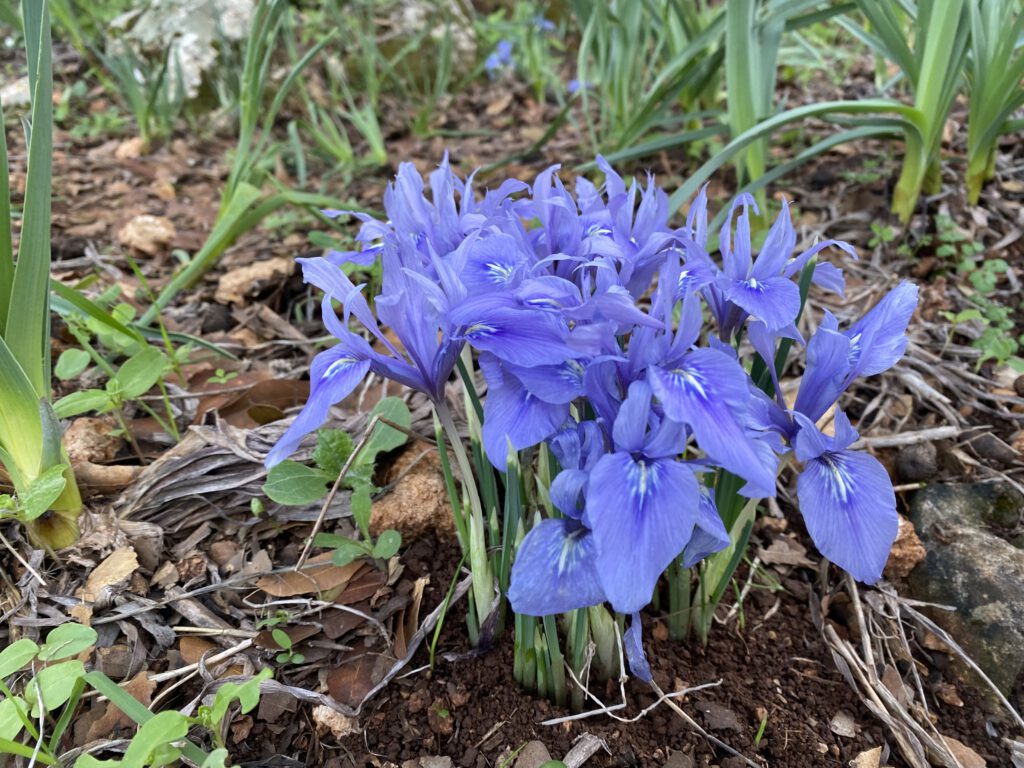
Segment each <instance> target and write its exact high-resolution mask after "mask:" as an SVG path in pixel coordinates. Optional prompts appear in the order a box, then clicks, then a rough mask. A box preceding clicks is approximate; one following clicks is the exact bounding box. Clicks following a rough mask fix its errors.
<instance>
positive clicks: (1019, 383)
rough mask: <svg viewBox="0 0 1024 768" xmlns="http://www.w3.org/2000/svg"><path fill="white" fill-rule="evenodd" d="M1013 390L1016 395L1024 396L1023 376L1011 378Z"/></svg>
mask: <svg viewBox="0 0 1024 768" xmlns="http://www.w3.org/2000/svg"><path fill="white" fill-rule="evenodd" d="M1013 391H1014V392H1016V393H1017V397H1024V376H1018V377H1017V378H1016V379H1014V380H1013Z"/></svg>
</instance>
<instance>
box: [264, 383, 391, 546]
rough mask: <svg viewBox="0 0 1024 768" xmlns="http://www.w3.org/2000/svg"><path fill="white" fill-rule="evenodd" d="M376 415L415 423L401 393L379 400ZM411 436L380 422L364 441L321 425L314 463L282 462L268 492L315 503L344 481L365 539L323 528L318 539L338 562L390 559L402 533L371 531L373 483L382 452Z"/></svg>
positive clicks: (291, 501) (282, 499)
mask: <svg viewBox="0 0 1024 768" xmlns="http://www.w3.org/2000/svg"><path fill="white" fill-rule="evenodd" d="M375 416H379V417H380V418H381V419H384V420H386V421H388V422H390V423H392V424H396V425H398V426H400V427H403V428H405V429H408V428H409V425H410V423H411V418H410V415H409V409H408V407H406V405H405V403H404V402H402V401H401V400H400V399H398V398H397V397H387V398H384V399H383V400H381V401H380V402H379V403H377V405H376V406H375V407H374V408H373V410H372V411H370V418H371V420H372V419H373V417H375ZM406 439H407V437H406V435H405V433H403V432H401V431H399V430H397V429H394V428H393V427H389V426H387V425H386V424H384V423H380V422H378V423H377V424H376V426H375V427H374V428H373V430H372V432H370V433H369V434H368V435H367V436H365V437H364V438H363V440H361V441H360V443H359V445H355V444H353V442H352V438H351V437H349V435H348V434H347V433H346V432H344V431H342V430H340V429H321V430H320V431H319V432H317V444H316V449H315V450H314V451H313V466H309V465H306V464H302V463H300V462H297V461H292V460H290V459H289V460H287V461H282V462H281V463H280V464H277V465H275V466H274V467H273V469H271V470H270V472H269V473H268V474H267V481H266V483H264V484H263V492H264V493H265V494H267V497H268V498H270V500H271V501H275V502H277V503H278V504H285V505H288V506H295V505H301V504H312V503H313V502H316V501H319V500H320V499H323V498H324V497H325V496H327V493H328V486H329V485H331V484H332V483H335V482H339V481H340V482H342V483H343V484H344V486H345V487H346V488H348V489H349V490H351V492H352V494H351V496H350V500H349V503H350V506H351V509H352V517H353V519H354V520H355V522H356V526H357V528H358V530H359V534H360V536H361V537H362V538H361V539H358V540H357V539H351V538H348V537H346V536H339V535H337V534H332V533H320V534H317V536H316V539H315V540H314V543H315V544H316V545H317V546H321V547H327V548H330V549H333V550H334V555H333V557H332V561H333V562H334V563H335V564H336V565H347V564H348V563H351V562H352V561H353V560H355V559H356V558H358V557H364V556H368V557H373V558H376V559H379V560H386V559H387V558H389V557H392V556H394V555H395V554H396V553H397V552H398V548H399V547H400V546H401V544H402V537H401V535H400V534H399V533H398V531H394V530H387V531H383V532H382V533H381V534H380V535H379V536H378V537H377V539H376V541H375V540H374V539H373V537H372V536H371V535H370V513H371V509H372V504H373V501H372V496H373V494H374V493H376V492H377V490H378V489H377V488H376V486H374V484H373V474H374V465H375V463H376V461H377V456H378V455H379V454H381V453H384V452H386V451H392V450H394V449H396V448H399V447H401V446H402V445H404V444H405V442H406Z"/></svg>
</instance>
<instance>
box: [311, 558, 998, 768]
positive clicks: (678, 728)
mask: <svg viewBox="0 0 1024 768" xmlns="http://www.w3.org/2000/svg"><path fill="white" fill-rule="evenodd" d="M454 555H455V553H454V551H452V550H451V549H450V548H449V547H446V546H440V547H439V546H438V545H437V544H436V543H435V542H433V541H432V540H421V541H419V542H416V543H415V544H414V545H412V546H411V547H410V548H409V550H408V551H407V553H406V555H405V561H406V564H407V566H408V567H409V569H410V570H412V571H413V572H417V571H418V570H419V569H420V568H422V569H424V572H431V573H432V574H433V575H434V581H433V583H434V585H435V588H434V590H432V591H433V593H434V594H437V595H438V597H440V591H441V590H442V589H444V587H445V585H446V584H447V581H446V579H448V578H449V577H450V573H451V568H452V562H453V560H452V558H454ZM439 562H447V563H448V565H447V567H446V568H443V569H438V567H437V564H438V563H439ZM811 576H812V574H811V573H810V572H809V571H802V572H800V573H794V574H793V575H792V578H789V579H787V580H786V587H787V591H785V592H780V593H777V594H778V597H779V598H780V600H781V606H779V607H776V608H773V606H774V604H775V597H776V595H774V594H768V593H765V592H758V591H756V590H755V591H754V592H753V593H752V594H753V596H754V597H753V599H752V600H751V601H749V602H748V603H747V604H746V605H745V606H744V611H743V615H744V621H745V626H744V627H741V626H739V625H738V623H737V621H735V620H733V621H731V622H730V623H729V624H728V625H726V626H716V627H715V628H714V629H713V630H712V635H711V639H710V642H709V644H708V646H707V647H706V648H701V647H700V645H699V644H698V643H697V642H695V641H690V642H685V643H683V642H676V641H672V640H669V639H668V638H667V637H666V636H665V633H663V632H661V631H659V628H658V627H657V625H658V624H660V622H658V621H657V619H656V618H651V617H646V618H645V622H644V640H645V648H646V651H647V655H648V658H649V660H650V661H651V665H652V669H653V670H654V676H655V682H656V683H658V685H659V686H660V687H661V689H662V690H664V691H666V692H668V691H674V690H681V689H683V688H691V687H694V686H698V685H701V684H705V683H714V682H716V681H721V682H720V684H719V685H717V686H715V687H712V688H708V689H706V690H703V691H700V692H697V693H693V694H690V695H688V696H686V697H684V698H682V699H680V700H678V703H679V705H680V706H681V707H682V708H683V709H684V710H685V711H686V712H687V713H688V714H689V715H690V716H691V717H693V718H694V719H695V720H696V721H697V722H698V723H699V724H701V725H702V726H703V727H704V728H706V729H707V730H708V731H709V732H711V733H712V734H714V735H715V736H717V737H718V738H719V739H721V740H722V741H724V742H726V743H727V744H729V745H730V746H732V747H734V748H735V749H737V750H739V751H740V752H742V753H743V754H744V755H747V756H748V757H750V758H751V759H754V760H755V761H757V762H760V763H762V764H765V765H771V766H778V767H780V768H805V767H806V768H821V767H823V766H837V767H838V766H846V765H847V764H848V762H849V761H850V760H851V759H853V758H854V757H856V756H857V755H858V754H860V753H861V752H863V751H864V750H867V749H870V748H872V747H875V746H882V747H883V752H888V751H889V748H890V747H891V748H893V754H892V756H891V757H890V758H889V759H888V761H887V764H888V765H891V766H894V768H900V767H901V766H903V765H904V763H903V762H902V761H901V760H900V758H899V756H898V755H897V754H896V753H895V745H893V744H892V743H891V742H890V741H887V737H886V733H885V730H884V729H883V728H882V726H881V725H880V724H879V723H878V722H877V721H876V720H875V719H874V718H873V717H872V715H871V714H870V713H869V712H868V711H867V710H866V709H865V708H864V706H863V705H862V704H861V702H860V700H859V698H858V697H857V696H856V695H855V694H854V693H853V691H852V690H851V689H850V688H849V686H848V685H847V684H846V682H845V681H844V680H843V679H842V677H841V676H840V675H839V674H838V673H837V672H836V669H835V664H834V662H833V661H832V658H831V656H830V654H829V653H828V651H827V650H826V649H825V646H824V644H823V642H822V640H821V634H820V632H819V630H818V629H817V628H816V627H815V626H814V623H813V621H812V619H811V617H812V610H811V606H810V601H812V600H815V599H816V598H815V596H814V595H813V591H812V587H811V585H810V584H809V583H808V582H807V581H806V579H807V578H809V577H811ZM797 595H803V598H802V599H801V598H800V597H798V596H797ZM428 600H429V597H428ZM769 612H771V615H770V616H769V617H767V618H766V615H767V614H768V613H769ZM463 616H464V614H463V613H462V612H461V611H455V612H454V613H453V615H452V616H451V617H450V618H449V620H448V622H447V623H446V626H445V628H444V631H443V633H442V640H441V643H440V645H439V649H438V653H439V654H442V653H447V654H448V655H449V656H454V657H456V658H457V660H445V659H444V658H439V659H438V661H437V664H436V667H435V669H434V672H433V673H432V674H431V673H430V672H428V671H426V670H423V671H420V672H418V673H416V674H413V675H411V676H409V677H408V678H404V679H401V680H398V681H396V682H395V683H393V684H392V685H391V686H390V687H389V688H388V689H387V690H386V691H384V692H383V693H382V694H381V696H380V697H379V698H378V699H376V700H374V701H373V702H372V706H370V707H369V708H368V709H367V710H366V711H365V712H364V713H363V716H362V717H361V718H360V724H361V726H362V728H361V732H360V733H357V734H354V735H352V736H350V737H348V738H346V739H344V740H343V741H342V742H341V743H340V744H332V743H330V742H327V741H325V742H323V743H321V744H318V745H316V749H315V751H313V752H310V753H307V754H308V757H307V760H314V761H315V762H314V763H311V764H316V763H318V762H319V761H320V760H323V761H324V764H326V765H341V766H348V765H360V766H361V765H380V764H381V763H382V762H390V763H401V762H403V761H405V760H410V759H413V758H418V757H423V756H432V755H448V756H450V757H451V758H452V760H453V762H454V763H455V764H456V765H460V766H463V768H474V767H475V768H485V766H496V765H501V764H502V761H503V760H507V758H508V756H509V754H510V753H514V752H515V751H516V750H518V749H519V748H520V747H522V746H523V745H524V744H525V743H526V742H528V741H532V740H539V741H541V742H543V743H544V744H545V745H546V746H547V748H548V751H549V752H550V754H551V755H552V757H554V758H556V759H560V758H561V757H562V756H564V755H565V754H566V753H567V752H568V751H569V749H570V748H571V747H572V745H573V742H574V741H575V740H576V739H577V738H578V737H579V736H580V735H581V734H584V733H590V734H593V735H595V736H598V737H600V738H601V739H603V740H604V742H605V744H606V745H607V747H608V752H607V753H604V752H599V753H598V754H597V755H595V756H594V757H593V758H591V761H590V762H588V765H593V766H595V768H597V767H599V766H662V765H667V764H671V765H675V766H680V765H688V763H685V762H682V763H680V762H674V761H675V760H679V759H680V758H678V757H676V758H673V757H672V756H673V755H674V754H675V753H682V754H684V755H688V756H690V757H692V758H693V759H694V760H695V763H694V764H695V765H721V766H722V767H723V768H730V767H731V766H739V765H741V763H740V762H738V759H737V758H736V757H732V756H730V755H729V754H728V753H726V752H725V751H722V750H715V749H714V748H713V747H712V746H711V745H710V744H709V743H708V742H707V740H705V739H704V738H703V737H702V736H700V735H698V734H697V733H695V732H694V731H693V730H692V729H691V728H690V727H688V726H687V725H686V724H685V723H684V722H683V720H682V719H681V718H680V717H679V715H677V714H676V713H674V712H673V711H671V710H670V709H669V708H668V707H667V706H666V705H665V704H664V703H662V704H661V705H659V706H657V707H656V708H654V709H653V710H652V711H651V712H649V713H648V714H647V715H645V716H642V717H640V718H639V719H637V720H636V721H635V722H631V723H629V724H624V723H620V722H616V721H614V720H612V719H611V718H610V717H608V716H603V715H598V716H594V717H591V718H588V719H584V720H577V721H573V722H566V723H562V724H559V725H551V726H545V725H542V724H541V721H544V720H548V719H554V718H559V717H564V716H566V715H568V714H570V713H569V712H568V711H567V710H561V709H558V708H556V707H554V706H553V705H552V704H550V703H549V702H547V701H544V700H538V699H536V698H533V697H530V696H529V695H527V694H525V693H524V692H523V691H522V690H521V689H520V688H519V687H518V686H517V685H516V683H515V681H514V680H513V679H512V672H511V671H512V648H511V639H510V638H509V637H508V636H506V637H504V638H502V640H501V641H499V643H498V646H497V647H496V648H495V649H494V650H493V651H491V652H490V653H485V654H482V655H473V654H471V653H469V652H468V650H467V649H466V648H465V644H464V643H465V641H464V639H463V637H464V626H463V623H462V620H463ZM840 618H841V617H840ZM826 620H828V621H832V622H833V624H834V625H835V626H836V627H837V628H838V630H839V631H840V632H845V631H846V630H845V626H844V625H843V623H842V622H841V621H840V620H836V619H833V618H827V619H826ZM662 629H663V628H662ZM659 637H660V638H661V639H659ZM935 655H936V656H941V654H935ZM939 661H940V663H941V662H942V659H940V660H939ZM427 663H428V658H427V654H426V652H425V651H423V652H421V653H420V654H419V655H418V656H417V658H416V659H415V660H414V661H413V664H412V665H411V668H412V669H419V668H422V667H423V666H425V665H426V664H427ZM904 671H906V670H904ZM930 674H931V675H932V680H931V682H941V681H946V680H947V678H948V680H951V681H952V682H951V684H954V685H956V686H957V689H958V691H959V693H960V695H961V697H962V698H963V700H964V701H965V705H964V706H963V707H962V708H957V707H950V706H947V705H945V704H942V703H941V702H930V705H931V706H932V707H933V711H935V712H936V713H937V715H938V719H939V728H940V730H941V731H942V732H943V733H945V734H947V735H952V736H954V737H956V738H958V739H959V740H961V741H963V742H965V743H967V744H970V745H972V746H973V747H974V748H975V750H976V751H978V752H979V753H980V754H981V755H982V756H983V757H985V758H986V759H988V760H989V761H990V765H1004V764H1007V762H1006V761H1007V760H1008V756H1007V755H1006V753H1005V750H1004V749H1003V748H1002V747H1000V746H999V742H998V741H996V740H994V739H992V738H991V737H990V736H989V735H988V733H987V731H986V729H987V727H991V726H988V725H987V724H988V722H989V720H990V719H992V718H989V716H988V715H986V707H985V704H984V701H983V700H982V698H981V697H980V696H979V695H978V694H976V693H975V692H973V691H972V690H970V689H966V688H965V687H964V686H963V685H962V684H960V683H959V682H957V681H955V680H953V677H952V673H951V672H949V671H948V669H946V670H945V671H944V670H943V669H940V668H938V667H936V668H935V669H933V670H931V673H930ZM594 692H595V693H596V695H598V696H599V698H601V700H602V701H603V702H605V704H615V703H618V702H619V701H620V696H619V691H618V685H617V684H616V683H611V682H609V683H607V684H606V685H603V686H598V689H597V690H596V691H594ZM626 693H627V704H628V706H627V708H626V709H625V710H624V711H623V712H619V713H617V714H619V715H620V716H623V717H625V718H633V717H635V716H636V715H637V714H639V713H640V711H641V710H643V709H645V708H646V707H649V706H650V705H651V704H653V703H654V702H655V701H656V699H657V697H656V696H655V695H654V694H653V693H652V691H651V690H650V689H649V688H648V687H647V686H645V685H643V684H641V683H638V682H636V681H634V680H631V681H630V682H629V684H628V685H627V687H626ZM438 711H442V712H443V711H447V712H448V713H450V722H449V721H448V719H446V718H438V716H437V712H438ZM766 714H767V725H766V727H765V730H764V733H763V735H762V738H761V739H760V741H759V742H757V743H755V737H756V735H757V731H758V728H759V725H760V722H761V718H763V717H764V716H765V715H766ZM843 714H846V715H849V716H851V717H852V720H853V722H854V723H855V728H856V731H857V735H856V736H855V737H853V738H847V737H843V736H838V735H836V734H835V733H833V732H832V731H831V730H830V722H831V721H832V719H833V718H834V717H835V716H836V715H840V716H842V715H843ZM993 722H998V718H995V719H993ZM985 745H988V749H987V750H986V749H985ZM311 746H312V745H311ZM506 764H510V763H506Z"/></svg>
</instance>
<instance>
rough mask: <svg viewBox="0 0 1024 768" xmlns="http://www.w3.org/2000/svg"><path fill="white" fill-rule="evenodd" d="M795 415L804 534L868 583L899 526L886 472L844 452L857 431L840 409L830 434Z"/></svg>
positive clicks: (878, 575) (872, 460)
mask: <svg viewBox="0 0 1024 768" xmlns="http://www.w3.org/2000/svg"><path fill="white" fill-rule="evenodd" d="M795 416H796V420H797V422H798V424H799V425H800V431H799V432H798V433H797V435H796V439H795V440H794V450H795V453H796V457H797V458H798V459H799V460H800V461H802V462H804V470H803V472H801V473H800V477H799V478H798V479H797V496H798V498H799V500H800V510H801V512H802V514H803V518H804V522H805V523H806V524H807V532H808V533H810V534H811V538H812V539H813V540H814V544H815V546H817V547H818V549H819V550H821V553H822V554H823V555H825V557H827V558H828V559H829V560H832V561H833V562H835V563H836V564H837V565H839V566H840V567H842V568H844V569H846V570H847V571H849V572H850V574H851V575H852V576H853V577H854V578H855V579H857V580H858V581H864V582H867V583H869V584H873V583H874V582H876V581H878V579H880V578H881V576H882V569H883V568H884V567H885V563H886V560H887V559H888V556H889V550H890V549H891V548H892V544H893V542H894V541H895V540H896V533H897V530H898V528H899V519H898V517H897V515H896V494H895V493H894V492H893V488H892V481H891V480H890V479H889V473H888V472H886V471H885V467H883V466H882V465H881V463H879V461H878V459H876V458H875V457H874V456H871V455H869V454H867V453H864V452H863V451H851V450H849V446H850V445H851V444H852V443H853V442H854V441H855V440H856V439H857V432H856V431H855V430H854V429H853V427H852V426H850V420H849V419H848V418H847V417H846V414H845V413H843V412H842V411H839V410H837V411H836V415H835V420H834V424H835V436H834V437H829V436H828V435H825V434H822V433H821V432H820V431H819V430H818V428H817V427H816V426H815V425H814V422H812V421H811V420H810V419H808V418H807V417H806V416H804V415H803V414H801V413H797V414H795Z"/></svg>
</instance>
